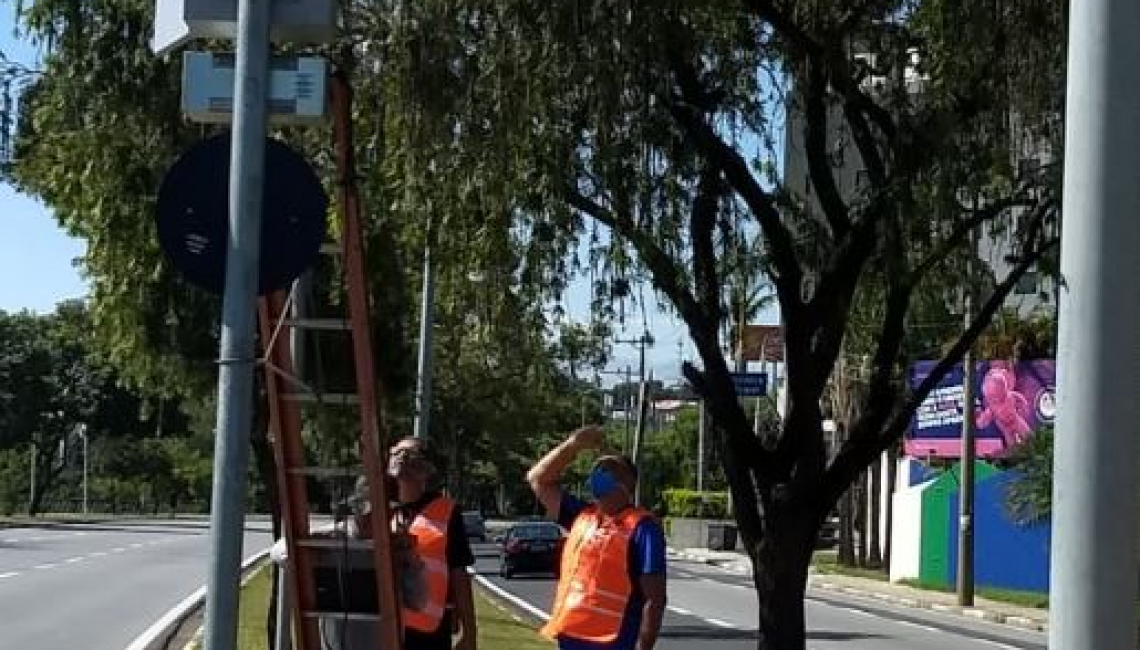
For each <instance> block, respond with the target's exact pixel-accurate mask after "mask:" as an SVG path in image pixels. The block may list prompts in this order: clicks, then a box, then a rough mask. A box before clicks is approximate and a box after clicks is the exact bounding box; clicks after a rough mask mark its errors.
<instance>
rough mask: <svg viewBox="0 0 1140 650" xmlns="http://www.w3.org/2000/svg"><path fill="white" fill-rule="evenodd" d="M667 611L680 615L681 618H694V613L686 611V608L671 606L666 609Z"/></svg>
mask: <svg viewBox="0 0 1140 650" xmlns="http://www.w3.org/2000/svg"><path fill="white" fill-rule="evenodd" d="M666 609H668V610H669V611H671V612H673V613H674V614H680V615H681V616H692V615H693V613H692V612H690V611H689V610H687V609H685V608H684V607H674V606H673V605H669V606H668V607H666Z"/></svg>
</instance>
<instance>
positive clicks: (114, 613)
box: [0, 520, 270, 650]
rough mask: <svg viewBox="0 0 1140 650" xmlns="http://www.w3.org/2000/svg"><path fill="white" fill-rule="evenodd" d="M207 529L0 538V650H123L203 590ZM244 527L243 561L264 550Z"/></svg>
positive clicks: (7, 531) (116, 527) (186, 525)
mask: <svg viewBox="0 0 1140 650" xmlns="http://www.w3.org/2000/svg"><path fill="white" fill-rule="evenodd" d="M209 543H210V542H209V534H208V530H207V525H206V522H205V521H200V520H193V521H191V520H186V521H140V522H119V521H116V522H112V523H99V524H42V525H36V526H31V527H19V528H3V529H0V650H123V649H124V648H126V647H127V646H128V645H129V644H130V643H131V641H133V640H134V639H135V637H137V636H138V635H139V634H141V633H142V632H143V631H145V630H146V629H147V628H149V627H150V626H151V625H152V624H153V623H154V622H155V621H157V620H158V619H159V618H161V617H162V616H163V614H165V613H166V612H167V611H168V610H170V609H171V608H172V607H174V606H175V605H177V604H178V603H179V602H181V601H182V600H183V599H184V598H186V597H187V596H188V595H190V594H192V593H193V592H194V591H195V590H196V589H198V588H199V587H201V586H202V584H203V583H204V582H205V580H206V573H207V566H208V558H209ZM269 543H270V536H269V533H268V524H267V523H265V524H260V523H256V522H253V523H250V525H249V527H248V532H247V533H246V536H245V542H244V551H243V557H245V556H249V555H252V554H254V553H255V552H257V551H259V550H261V549H263V548H265V547H267V546H268V545H269Z"/></svg>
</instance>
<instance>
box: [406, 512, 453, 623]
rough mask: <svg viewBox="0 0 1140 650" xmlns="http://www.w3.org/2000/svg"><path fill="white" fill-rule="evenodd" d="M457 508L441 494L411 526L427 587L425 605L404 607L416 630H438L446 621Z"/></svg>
mask: <svg viewBox="0 0 1140 650" xmlns="http://www.w3.org/2000/svg"><path fill="white" fill-rule="evenodd" d="M454 508H455V502H454V501H452V500H451V499H448V498H447V497H442V496H441V497H437V498H435V499H433V500H432V501H431V503H429V504H428V505H427V507H425V508H424V509H423V510H422V511H420V513H419V514H417V515H416V517H415V519H413V520H412V524H411V526H409V527H408V532H409V533H411V534H412V535H413V536H414V537H415V538H416V553H417V555H419V558H420V561H421V562H422V563H423V576H424V582H425V583H426V587H427V597H426V598H425V600H424V603H423V607H421V608H420V609H410V608H408V607H404V608H403V609H402V610H401V612H402V613H401V616H402V617H403V621H404V626H405V627H409V628H411V629H413V630H418V631H420V632H429V633H430V632H434V631H436V630H437V629H439V624H440V622H441V621H442V620H443V612H444V609H445V608H446V607H447V592H448V589H447V587H448V580H449V578H450V573H451V572H450V570H449V569H448V567H447V527H448V523H449V522H450V521H451V513H452V511H453V509H454Z"/></svg>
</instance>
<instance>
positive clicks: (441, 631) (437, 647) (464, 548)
mask: <svg viewBox="0 0 1140 650" xmlns="http://www.w3.org/2000/svg"><path fill="white" fill-rule="evenodd" d="M439 496H440V495H439V493H438V492H430V493H428V494H425V495H424V496H423V497H421V498H420V499H419V500H417V501H413V502H412V503H403V504H400V505H398V506H396V508H395V509H394V511H393V513H394V515H395V516H396V517H397V518H401V519H402V520H404V521H410V520H411V519H413V518H414V517H415V516H416V515H418V514H419V513H420V512H422V511H423V509H424V508H426V507H427V505H428V504H429V503H431V502H432V501H434V500H435V499H436V498H438V497H439ZM446 553H447V567H448V568H449V569H466V568H467V567H469V566H474V565H475V554H474V553H472V552H471V544H470V543H469V542H468V541H467V531H466V529H464V527H463V513H462V512H460V509H459V506H458V505H456V506H455V507H453V508H452V509H451V519H450V520H449V521H448V523H447V551H446ZM451 630H452V622H451V608H450V607H449V608H448V609H447V610H446V611H445V613H444V615H443V620H441V621H440V623H439V627H438V628H437V629H436V630H435V631H434V632H429V633H425V632H420V631H418V630H413V629H407V630H405V632H404V648H405V650H451Z"/></svg>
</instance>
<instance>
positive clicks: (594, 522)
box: [527, 427, 666, 650]
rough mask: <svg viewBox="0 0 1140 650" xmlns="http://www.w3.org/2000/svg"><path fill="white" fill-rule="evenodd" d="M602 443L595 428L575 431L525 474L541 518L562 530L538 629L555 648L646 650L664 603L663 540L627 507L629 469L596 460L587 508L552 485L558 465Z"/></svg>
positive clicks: (657, 528)
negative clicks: (556, 570) (544, 618)
mask: <svg viewBox="0 0 1140 650" xmlns="http://www.w3.org/2000/svg"><path fill="white" fill-rule="evenodd" d="M602 442H603V433H602V430H601V429H600V428H598V427H584V428H581V429H578V430H577V431H575V432H574V433H572V434H570V436H569V437H568V438H567V439H566V441H565V442H563V443H562V444H560V445H558V446H557V447H555V448H554V449H553V450H551V451H550V452H549V453H547V454H546V456H545V457H543V458H542V460H540V461H539V462H538V463H537V464H536V465H535V466H534V467H533V468H531V470H530V472H529V473H528V474H527V480H528V482H529V483H530V486H531V489H532V490H534V494H535V496H536V497H538V500H539V501H540V502H541V503H542V505H543V506H544V507H545V508H546V512H547V516H549V517H550V518H551V519H553V520H555V521H557V522H558V523H559V524H561V525H562V526H563V527H564V528H566V529H568V530H569V531H570V533H569V536H568V537H567V539H566V543H565V545H564V547H563V551H562V565H561V572H560V574H559V581H558V590H557V592H556V593H555V597H554V606H553V608H552V609H551V612H550V620H549V622H548V623H547V624H546V626H545V627H544V628H543V629H542V632H543V634H544V635H546V636H547V637H549V638H551V639H555V640H556V641H557V643H558V647H559V649H560V650H653V646H654V645H655V644H656V642H657V635H658V632H659V631H660V629H661V618H662V616H663V614H664V611H665V603H666V566H665V535H664V532H663V531H662V529H661V525H660V524H659V523H658V521H657V520H656V518H654V517H653V515H652V514H651V513H649V512H648V511H646V510H642V509H640V508H636V507H634V506H633V503H632V499H631V495H632V494H633V491H634V486H635V485H636V482H637V468H636V467H634V465H633V463H632V462H631V461H630V460H629V459H628V458H625V457H623V456H610V455H605V456H601V457H600V458H598V459H597V460H596V461H595V462H594V466H593V468H592V470H591V471H590V476H589V479H588V486H589V489H590V493H591V495H592V496H593V498H594V502H593V503H589V504H587V503H584V502H582V501H580V500H579V499H577V498H576V497H574V496H573V495H571V494H570V493H568V492H566V491H564V490H563V489H562V487H561V485H560V481H561V479H562V474H563V472H565V470H566V467H567V466H569V465H570V463H572V462H573V461H574V459H575V458H577V457H578V455H579V454H581V453H582V452H584V451H586V450H590V449H600V448H601V446H602Z"/></svg>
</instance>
